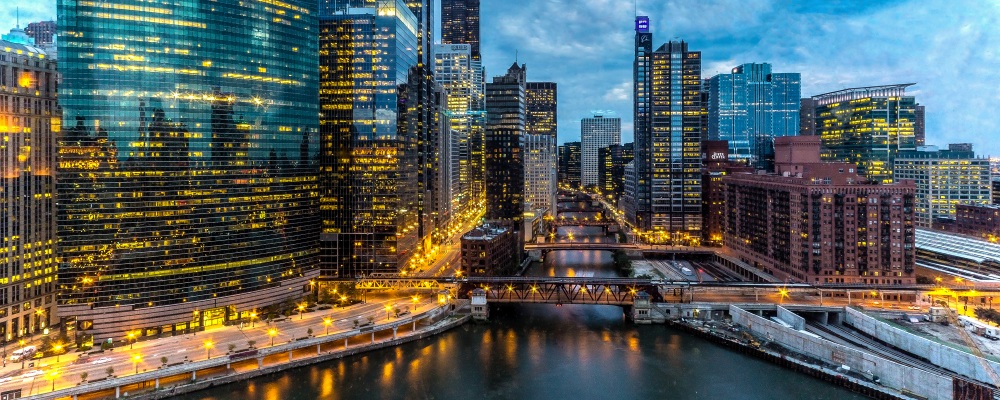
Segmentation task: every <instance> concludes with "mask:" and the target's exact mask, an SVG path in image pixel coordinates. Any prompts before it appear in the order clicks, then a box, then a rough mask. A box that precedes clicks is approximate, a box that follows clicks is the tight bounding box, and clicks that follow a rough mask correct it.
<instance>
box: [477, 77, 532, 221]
mask: <svg viewBox="0 0 1000 400" xmlns="http://www.w3.org/2000/svg"><path fill="white" fill-rule="evenodd" d="M526 74H527V68H526V67H525V66H524V65H520V66H518V65H517V63H514V64H512V65H511V66H510V68H508V69H507V73H506V74H505V75H501V76H496V77H493V82H491V83H487V84H486V145H485V154H486V155H485V160H486V165H485V167H486V177H487V179H486V219H487V220H491V221H501V222H503V223H505V224H507V225H506V226H510V227H512V228H513V229H515V230H518V231H519V230H520V226H519V225H520V224H521V219H522V214H523V212H524V145H525V143H524V140H525V137H524V136H525V114H526V107H527V105H526V101H527V94H526V88H525V83H526Z"/></svg>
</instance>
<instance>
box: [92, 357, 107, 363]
mask: <svg viewBox="0 0 1000 400" xmlns="http://www.w3.org/2000/svg"><path fill="white" fill-rule="evenodd" d="M108 361H111V358H109V357H101V358H98V359H96V360H94V361H91V362H90V363H91V364H104V363H106V362H108Z"/></svg>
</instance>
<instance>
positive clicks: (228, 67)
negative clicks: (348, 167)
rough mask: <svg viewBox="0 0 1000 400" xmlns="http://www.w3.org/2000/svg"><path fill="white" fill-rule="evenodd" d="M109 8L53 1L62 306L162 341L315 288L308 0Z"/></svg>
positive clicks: (70, 316)
mask: <svg viewBox="0 0 1000 400" xmlns="http://www.w3.org/2000/svg"><path fill="white" fill-rule="evenodd" d="M105 6H106V4H104V3H99V2H98V3H76V2H60V3H59V9H58V12H59V24H60V26H61V29H63V30H64V32H65V33H66V34H65V35H64V36H63V38H61V40H59V52H60V54H59V63H60V70H61V71H62V73H63V84H62V85H61V86H60V88H59V98H60V103H61V105H62V107H63V124H62V126H63V136H62V139H61V140H60V142H59V147H58V161H59V163H58V167H57V173H58V180H57V186H58V187H57V189H58V190H57V193H58V199H59V202H58V206H57V209H58V229H59V241H60V244H59V257H60V260H61V261H60V262H61V264H60V267H59V287H60V290H61V292H62V293H61V295H60V298H59V315H60V317H61V318H62V319H63V321H64V322H65V323H67V325H68V326H72V327H75V328H78V329H79V330H80V331H82V332H85V333H88V334H94V336H97V337H101V338H110V337H121V336H123V335H124V333H125V332H126V331H129V332H135V333H137V334H138V335H141V336H145V335H149V336H155V335H162V334H173V333H177V332H184V331H190V330H197V329H202V328H203V327H208V326H212V325H221V324H224V323H227V322H229V321H234V320H238V319H241V318H249V315H250V313H251V312H253V310H254V309H256V308H258V307H263V306H268V305H271V304H276V303H280V302H282V301H285V300H294V299H297V298H300V297H301V296H303V295H305V294H306V293H308V291H309V288H310V286H311V285H310V282H311V281H312V280H313V279H314V278H316V277H317V275H318V272H319V271H318V270H317V268H316V266H317V256H318V246H317V239H318V237H319V226H318V224H317V223H316V217H317V212H318V196H317V189H316V186H317V179H318V178H317V165H316V163H315V154H316V152H317V149H318V147H317V145H318V139H319V138H318V134H317V124H318V120H317V115H318V112H319V110H318V107H317V101H316V99H317V87H318V85H317V81H316V71H317V63H316V60H317V49H316V3H315V2H309V1H304V0H286V1H284V2H273V3H266V4H265V3H241V4H236V3H219V4H214V5H212V7H203V6H202V5H200V4H195V3H191V2H184V3H177V4H174V5H172V6H171V8H170V11H171V15H170V16H169V18H166V17H165V16H164V14H162V13H161V11H162V10H154V9H147V8H144V7H127V8H119V9H115V10H114V12H111V13H109V12H108V10H107V9H106V8H105ZM234 15H239V16H240V17H233V16H234ZM250 20H253V21H256V22H255V23H253V24H249V23H247V21H250ZM108 32H115V33H114V34H108ZM153 39H155V40H153Z"/></svg>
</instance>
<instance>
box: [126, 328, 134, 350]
mask: <svg viewBox="0 0 1000 400" xmlns="http://www.w3.org/2000/svg"><path fill="white" fill-rule="evenodd" d="M133 343H135V332H129V333H128V349H129V350H132V344H133Z"/></svg>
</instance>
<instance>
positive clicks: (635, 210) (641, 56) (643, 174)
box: [621, 16, 653, 230]
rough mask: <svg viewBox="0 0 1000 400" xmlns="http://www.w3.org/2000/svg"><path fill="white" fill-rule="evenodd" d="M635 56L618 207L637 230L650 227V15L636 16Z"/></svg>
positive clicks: (651, 51) (651, 35)
mask: <svg viewBox="0 0 1000 400" xmlns="http://www.w3.org/2000/svg"><path fill="white" fill-rule="evenodd" d="M634 50H635V58H634V60H633V63H632V95H633V97H632V115H633V131H634V137H635V142H634V143H635V160H634V161H632V163H631V164H629V165H628V166H626V172H625V194H624V195H623V196H622V202H621V208H622V211H623V212H624V213H625V218H626V219H627V220H628V221H629V222H630V223H632V224H634V225H635V226H636V228H638V229H639V230H648V229H652V226H653V211H652V189H653V188H652V185H651V183H652V181H651V180H652V157H651V153H652V150H653V133H652V118H651V114H650V112H651V106H652V78H653V75H652V73H653V71H652V69H653V60H652V56H653V54H652V53H653V34H652V33H651V32H650V31H649V17H646V16H637V17H636V18H635V47H634Z"/></svg>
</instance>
